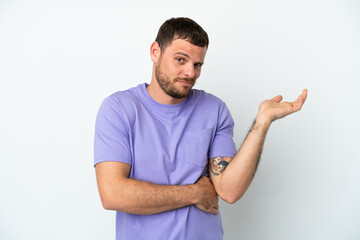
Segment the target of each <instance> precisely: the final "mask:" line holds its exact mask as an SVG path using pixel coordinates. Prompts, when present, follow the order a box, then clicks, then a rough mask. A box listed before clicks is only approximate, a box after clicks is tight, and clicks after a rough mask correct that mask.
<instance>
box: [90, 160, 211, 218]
mask: <svg viewBox="0 0 360 240" xmlns="http://www.w3.org/2000/svg"><path fill="white" fill-rule="evenodd" d="M95 171H96V179H97V184H98V189H99V193H100V198H101V201H102V204H103V207H104V208H105V209H108V210H116V211H121V212H127V213H132V214H144V215H146V214H155V213H160V212H165V211H169V210H173V209H177V208H181V207H185V206H188V205H192V204H195V206H196V207H198V208H199V209H201V210H203V211H205V212H209V213H213V214H217V213H218V197H217V194H216V192H215V190H214V187H213V185H212V184H211V181H210V179H209V178H207V177H201V178H200V179H199V180H198V181H197V182H196V183H195V184H191V185H182V186H178V185H157V184H153V183H149V182H144V181H139V180H134V179H130V178H128V176H129V172H130V165H128V164H125V163H121V162H101V163H98V164H96V166H95Z"/></svg>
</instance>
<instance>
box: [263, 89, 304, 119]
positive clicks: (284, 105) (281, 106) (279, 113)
mask: <svg viewBox="0 0 360 240" xmlns="http://www.w3.org/2000/svg"><path fill="white" fill-rule="evenodd" d="M307 93H308V91H307V89H304V90H303V92H302V93H301V95H300V96H299V97H298V98H297V99H296V100H295V101H294V102H281V101H282V99H283V98H282V96H281V95H278V96H276V97H273V98H272V99H270V100H265V101H263V102H262V103H261V104H260V106H259V113H258V117H259V118H260V119H262V120H263V121H266V122H268V123H271V122H273V121H275V120H276V119H279V118H283V117H285V116H287V115H289V114H292V113H294V112H297V111H299V110H300V109H301V107H302V106H303V104H304V102H305V100H306V97H307Z"/></svg>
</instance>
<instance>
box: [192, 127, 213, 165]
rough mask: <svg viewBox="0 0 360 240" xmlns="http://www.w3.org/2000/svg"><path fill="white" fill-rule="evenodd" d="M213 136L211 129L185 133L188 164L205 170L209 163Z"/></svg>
mask: <svg viewBox="0 0 360 240" xmlns="http://www.w3.org/2000/svg"><path fill="white" fill-rule="evenodd" d="M211 136H212V130H211V129H201V130H196V131H189V132H186V133H185V141H186V143H185V146H186V162H187V163H189V164H192V165H195V166H198V167H201V168H205V166H206V165H207V162H208V155H209V150H210V143H211Z"/></svg>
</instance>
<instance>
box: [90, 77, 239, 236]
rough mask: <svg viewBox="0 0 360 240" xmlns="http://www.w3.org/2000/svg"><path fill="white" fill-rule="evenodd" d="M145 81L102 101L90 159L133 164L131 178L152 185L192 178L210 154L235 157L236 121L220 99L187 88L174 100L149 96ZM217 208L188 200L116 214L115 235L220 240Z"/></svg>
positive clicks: (204, 166)
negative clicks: (204, 207)
mask: <svg viewBox="0 0 360 240" xmlns="http://www.w3.org/2000/svg"><path fill="white" fill-rule="evenodd" d="M146 87H147V84H146V83H145V84H140V85H138V86H137V87H135V88H131V89H129V90H126V91H120V92H116V93H114V94H112V95H110V96H109V97H107V98H105V100H104V101H103V103H102V105H101V107H100V109H99V112H98V115H97V118H96V127H95V144H94V160H95V161H94V163H95V164H97V163H99V162H103V161H119V162H123V163H126V164H129V165H130V166H131V170H130V175H129V177H130V178H133V179H138V180H142V181H147V182H151V183H155V184H165V185H186V184H193V183H195V182H196V181H197V180H198V179H199V177H200V176H201V175H202V174H203V172H204V170H205V172H206V174H208V172H207V163H208V159H209V158H212V157H217V156H228V157H233V156H234V155H235V154H236V147H235V144H234V142H233V126H234V122H233V120H232V117H231V115H230V113H229V111H228V109H227V107H226V105H225V103H224V102H222V101H221V100H220V99H219V98H217V97H215V96H214V95H212V94H209V93H206V92H204V91H201V90H196V89H193V90H191V92H190V94H189V95H188V97H187V98H186V99H185V100H184V101H183V102H181V103H179V104H176V105H164V104H160V103H158V102H156V101H155V100H153V99H152V98H151V96H150V95H149V93H148V92H147V90H146ZM222 238H223V228H222V223H221V216H220V213H219V214H218V215H213V214H211V213H206V212H203V211H201V210H200V209H198V208H197V207H195V206H194V205H190V206H187V207H183V208H179V209H175V210H171V211H167V212H163V213H158V214H153V215H137V214H129V213H124V212H117V213H116V239H124V240H125V239H126V240H131V239H134V240H141V239H146V240H152V239H154V240H161V239H164V240H169V239H179V240H180V239H191V240H196V239H216V240H219V239H222Z"/></svg>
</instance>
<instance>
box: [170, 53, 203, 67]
mask: <svg viewBox="0 0 360 240" xmlns="http://www.w3.org/2000/svg"><path fill="white" fill-rule="evenodd" d="M177 54H179V55H183V56H185V57H187V58H190V56H189V55H187V54H186V53H183V52H176V53H175V55H177ZM196 63H198V64H200V65H203V64H204V63H203V62H200V61H199V62H196Z"/></svg>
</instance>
